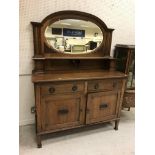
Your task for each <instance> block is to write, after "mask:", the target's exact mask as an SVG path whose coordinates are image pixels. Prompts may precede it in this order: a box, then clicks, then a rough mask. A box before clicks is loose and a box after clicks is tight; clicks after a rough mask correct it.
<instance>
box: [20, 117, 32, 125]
mask: <svg viewBox="0 0 155 155" xmlns="http://www.w3.org/2000/svg"><path fill="white" fill-rule="evenodd" d="M34 123H35V120H34V119H29V120H22V121H19V126H23V125H29V124H34Z"/></svg>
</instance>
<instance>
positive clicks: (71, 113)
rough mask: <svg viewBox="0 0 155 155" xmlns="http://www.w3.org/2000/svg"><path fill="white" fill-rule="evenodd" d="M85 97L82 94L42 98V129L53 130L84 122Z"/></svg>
mask: <svg viewBox="0 0 155 155" xmlns="http://www.w3.org/2000/svg"><path fill="white" fill-rule="evenodd" d="M83 100H84V98H83V97H82V96H81V95H61V96H59V95H55V96H53V95H51V96H47V97H43V98H42V103H41V113H42V129H43V130H44V131H45V130H51V129H59V128H64V127H69V126H75V125H80V124H82V123H83V119H84V118H83V115H84V114H82V112H84V108H85V105H84V102H83Z"/></svg>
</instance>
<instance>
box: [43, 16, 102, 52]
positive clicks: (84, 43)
mask: <svg viewBox="0 0 155 155" xmlns="http://www.w3.org/2000/svg"><path fill="white" fill-rule="evenodd" d="M44 37H45V41H46V43H47V44H48V46H49V47H51V48H54V49H56V50H57V51H59V52H62V53H67V54H86V53H90V52H92V51H94V50H95V49H96V48H98V47H99V46H100V44H101V43H102V42H103V40H104V34H103V32H102V31H101V29H100V28H99V27H98V26H97V25H96V24H95V23H93V22H90V21H86V20H81V19H62V20H58V21H56V22H53V23H52V24H50V25H48V26H47V27H46V28H45V32H44Z"/></svg>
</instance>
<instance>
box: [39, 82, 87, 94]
mask: <svg viewBox="0 0 155 155" xmlns="http://www.w3.org/2000/svg"><path fill="white" fill-rule="evenodd" d="M84 86H85V85H84V82H62V83H61V82H60V83H49V84H44V85H42V86H41V94H42V95H50V94H63V93H76V92H83V91H84Z"/></svg>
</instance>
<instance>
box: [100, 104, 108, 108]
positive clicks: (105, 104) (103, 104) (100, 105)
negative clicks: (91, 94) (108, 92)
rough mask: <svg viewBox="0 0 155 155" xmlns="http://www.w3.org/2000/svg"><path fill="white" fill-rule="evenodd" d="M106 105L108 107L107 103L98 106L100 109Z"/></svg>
mask: <svg viewBox="0 0 155 155" xmlns="http://www.w3.org/2000/svg"><path fill="white" fill-rule="evenodd" d="M107 107H108V104H107V103H101V104H100V107H99V108H100V110H101V109H104V108H107Z"/></svg>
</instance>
